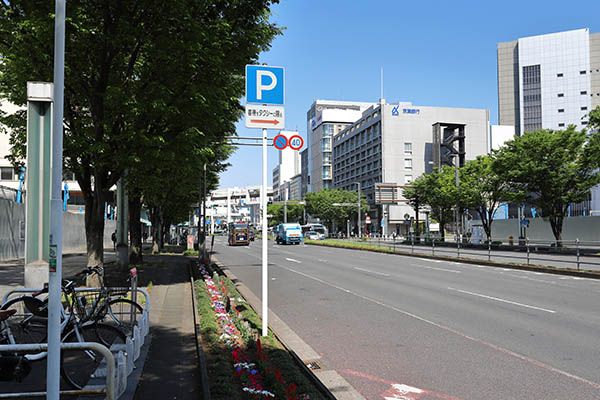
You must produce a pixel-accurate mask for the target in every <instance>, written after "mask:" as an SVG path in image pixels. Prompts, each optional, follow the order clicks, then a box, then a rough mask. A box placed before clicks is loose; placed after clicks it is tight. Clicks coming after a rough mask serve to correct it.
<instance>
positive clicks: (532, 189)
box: [493, 126, 600, 245]
mask: <svg viewBox="0 0 600 400" xmlns="http://www.w3.org/2000/svg"><path fill="white" fill-rule="evenodd" d="M598 135H599V134H598V133H592V134H589V135H588V134H587V132H585V131H577V130H575V127H574V126H570V127H569V128H567V129H566V130H563V131H553V130H539V131H535V132H526V133H525V134H524V135H523V136H519V137H516V138H515V139H514V140H511V141H509V142H507V143H506V144H505V145H504V147H502V148H501V149H500V150H499V151H498V152H497V153H496V160H495V161H494V163H493V169H494V170H495V171H496V172H497V173H498V174H502V175H503V176H504V177H505V178H506V179H508V181H509V182H510V184H511V185H512V187H513V188H514V190H515V191H520V192H522V193H524V194H525V200H526V201H528V202H529V203H530V204H532V205H535V207H536V208H537V209H539V210H540V211H541V213H542V216H543V217H545V218H548V219H549V221H550V226H551V228H552V233H553V234H554V237H555V239H556V241H557V245H560V244H561V240H562V226H563V220H564V217H565V216H566V213H567V209H568V207H569V204H570V203H576V202H580V201H583V200H585V199H586V198H587V196H589V192H590V189H591V188H592V187H593V186H595V185H597V184H598V183H599V182H600V174H599V172H598V168H599V167H600V163H599V161H600V160H599V158H598V154H599V153H600V140H599V137H598Z"/></svg>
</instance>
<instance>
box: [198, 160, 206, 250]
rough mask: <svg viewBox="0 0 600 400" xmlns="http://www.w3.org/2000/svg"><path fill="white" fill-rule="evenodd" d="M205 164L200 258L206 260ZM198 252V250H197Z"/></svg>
mask: <svg viewBox="0 0 600 400" xmlns="http://www.w3.org/2000/svg"><path fill="white" fill-rule="evenodd" d="M206 186H208V185H207V182H206V163H204V196H203V200H204V205H203V210H202V237H203V238H204V240H203V243H202V257H203V258H204V260H206ZM198 250H200V249H198Z"/></svg>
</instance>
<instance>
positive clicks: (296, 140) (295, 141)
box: [288, 135, 304, 150]
mask: <svg viewBox="0 0 600 400" xmlns="http://www.w3.org/2000/svg"><path fill="white" fill-rule="evenodd" d="M288 143H289V144H288V146H290V148H291V149H292V150H300V149H301V148H302V146H304V139H302V136H300V135H294V136H292V137H291V138H290V140H289V142H288Z"/></svg>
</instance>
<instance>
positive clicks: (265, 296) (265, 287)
mask: <svg viewBox="0 0 600 400" xmlns="http://www.w3.org/2000/svg"><path fill="white" fill-rule="evenodd" d="M262 136H263V137H262V192H263V196H262V320H263V324H262V335H263V336H267V335H268V334H269V305H268V301H269V270H268V265H269V263H268V260H267V258H268V252H267V242H268V238H267V129H266V128H263V130H262Z"/></svg>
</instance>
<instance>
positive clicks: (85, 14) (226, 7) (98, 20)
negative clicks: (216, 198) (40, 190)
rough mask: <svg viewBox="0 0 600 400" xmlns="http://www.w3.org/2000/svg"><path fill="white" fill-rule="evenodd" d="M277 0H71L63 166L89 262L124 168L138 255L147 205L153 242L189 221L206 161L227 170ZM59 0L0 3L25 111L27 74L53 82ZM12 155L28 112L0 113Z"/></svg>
mask: <svg viewBox="0 0 600 400" xmlns="http://www.w3.org/2000/svg"><path fill="white" fill-rule="evenodd" d="M277 2H278V1H277V0H211V1H204V0H200V1H199V0H173V1H169V2H165V1H157V0H147V1H120V0H101V1H100V0H70V1H69V2H67V9H66V43H65V48H66V51H65V92H64V140H63V146H64V149H63V155H64V169H65V170H66V171H70V172H73V173H75V177H76V179H77V182H78V183H79V185H80V187H81V190H82V193H83V198H84V201H85V229H86V241H87V254H88V265H98V264H102V263H103V259H104V255H103V233H104V203H105V201H107V199H108V198H109V196H110V191H111V190H112V188H113V187H114V185H115V184H116V183H117V181H118V180H119V179H120V178H122V177H123V176H124V175H125V174H127V181H126V182H127V188H128V192H129V195H130V197H129V199H130V205H129V208H130V217H131V221H132V223H131V227H132V232H131V234H132V242H133V251H134V254H133V255H134V256H136V255H141V252H140V247H141V235H140V226H139V212H140V208H141V204H142V202H143V203H145V204H146V205H147V206H148V208H149V210H150V215H151V220H152V227H153V230H154V235H153V236H154V239H155V240H157V241H158V243H157V244H158V246H162V238H163V237H164V233H165V231H166V229H168V226H169V225H170V224H171V223H175V222H179V221H181V220H183V219H187V216H188V210H189V206H190V204H191V203H193V202H194V201H197V199H198V194H199V192H198V190H199V183H200V179H201V177H202V173H203V166H204V165H208V189H210V188H214V187H215V186H216V183H217V179H218V177H217V175H218V173H219V172H220V171H222V170H223V169H224V168H225V167H226V166H227V164H226V159H227V157H228V156H229V154H230V152H231V148H230V147H229V146H227V145H226V140H225V137H226V136H230V135H235V125H234V124H235V123H236V121H238V119H239V118H240V117H241V115H242V107H241V105H240V98H241V97H242V96H243V94H244V66H245V65H246V64H251V63H255V62H256V61H257V59H258V56H259V54H260V53H261V52H263V51H265V50H268V49H269V47H270V44H271V42H272V40H273V39H274V38H275V37H276V36H277V35H279V34H280V33H281V29H280V28H279V27H277V26H276V25H275V24H273V23H271V22H270V21H269V18H270V8H271V7H272V5H273V4H274V3H277ZM53 38H54V2H52V1H45V2H43V1H42V2H39V1H34V2H32V1H25V0H11V1H10V2H8V1H3V2H1V3H0V59H1V65H2V71H1V72H0V93H1V94H0V96H1V97H2V99H4V100H7V101H10V102H11V103H13V104H16V105H19V106H24V105H25V104H26V100H27V94H26V82H27V81H46V82H50V81H52V77H53V44H54V40H53ZM0 118H1V120H0V122H2V123H3V124H4V126H6V127H7V130H8V131H9V132H10V135H11V144H12V146H13V147H12V156H11V157H12V161H13V163H14V164H15V165H18V164H19V163H23V161H24V160H25V156H26V149H25V145H26V124H25V122H26V112H25V111H18V112H16V113H13V114H10V115H8V114H3V115H1V116H0Z"/></svg>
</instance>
